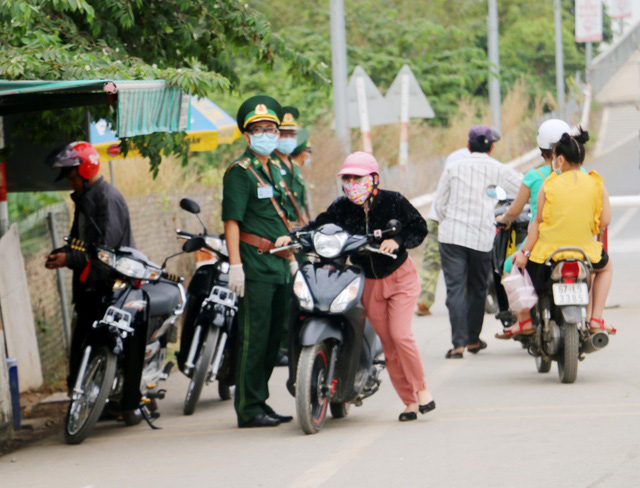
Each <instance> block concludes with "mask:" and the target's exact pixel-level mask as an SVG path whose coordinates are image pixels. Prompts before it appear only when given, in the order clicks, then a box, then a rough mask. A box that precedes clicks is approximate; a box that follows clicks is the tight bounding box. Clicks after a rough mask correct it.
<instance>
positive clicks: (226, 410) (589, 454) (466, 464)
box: [0, 141, 640, 488]
mask: <svg viewBox="0 0 640 488" xmlns="http://www.w3.org/2000/svg"><path fill="white" fill-rule="evenodd" d="M639 150H640V147H638V142H637V141H631V142H629V144H628V145H625V146H624V147H621V148H620V149H619V150H617V152H614V153H612V154H608V155H607V154H604V155H602V157H601V158H600V159H599V164H598V165H597V167H598V169H599V170H600V171H601V172H602V173H603V174H604V176H605V178H607V181H608V185H609V188H610V189H611V192H612V194H623V193H629V188H628V185H629V184H630V183H629V181H632V180H631V179H632V178H636V181H637V178H638V176H639V173H638V153H639ZM616 165H617V166H616ZM621 175H622V176H621ZM625 175H626V176H625ZM631 189H635V190H636V191H637V190H639V189H640V185H637V184H636V185H635V186H633V187H632V188H631ZM626 212H628V211H627V210H623V211H621V212H616V220H617V221H618V222H619V221H620V220H621V219H623V216H624V215H625V213H626ZM639 218H640V215H638V214H637V213H634V214H633V215H631V216H628V215H627V217H624V219H626V222H627V223H626V224H625V225H624V226H621V227H619V229H618V230H616V231H615V234H616V235H615V236H614V238H613V239H612V241H613V242H612V249H613V251H612V260H613V262H614V264H615V266H616V277H615V281H614V289H613V292H612V295H611V300H610V302H611V303H612V304H615V305H620V306H619V307H618V308H615V309H611V310H609V311H608V312H607V319H608V320H609V321H610V322H611V323H613V324H615V325H616V326H618V327H619V329H620V333H619V334H618V336H617V337H615V338H613V339H612V342H611V344H610V346H609V347H607V349H605V350H604V351H601V352H600V353H597V354H593V355H590V356H588V357H587V358H586V360H585V361H584V362H582V363H580V367H579V377H578V381H577V383H575V384H573V385H562V384H560V383H559V381H558V376H557V372H556V369H555V367H554V369H553V370H552V372H551V373H549V374H546V375H541V374H538V373H536V371H535V368H534V361H533V359H532V358H530V357H528V356H527V354H526V352H525V351H524V350H522V349H520V347H519V346H518V345H517V344H515V343H512V342H501V341H497V340H495V339H492V336H493V334H494V332H496V331H497V330H498V324H497V322H496V321H495V320H494V319H493V318H490V317H488V318H487V320H486V324H485V332H484V337H485V339H487V340H488V342H489V348H488V349H487V350H486V351H483V352H482V353H481V354H479V355H478V356H472V355H467V356H466V357H465V359H463V360H458V361H453V360H445V359H444V352H445V351H446V349H447V348H448V347H449V326H448V321H447V315H446V310H445V308H444V306H443V303H444V297H443V293H442V291H443V287H442V285H441V286H440V289H439V295H438V303H437V305H436V306H435V308H434V315H433V316H432V317H429V318H420V319H415V321H414V331H415V335H416V338H417V341H418V344H419V347H420V349H421V351H422V352H423V358H424V361H425V365H426V368H427V380H428V382H429V384H430V386H431V388H432V390H433V393H434V395H435V398H436V401H437V405H438V408H437V409H436V410H435V411H434V412H433V413H430V414H429V415H427V416H422V417H421V418H420V420H419V421H418V422H413V423H407V424H400V423H399V422H398V421H397V420H396V418H397V415H398V413H399V412H400V411H401V408H402V406H401V405H400V402H399V401H398V399H397V398H396V397H395V395H394V392H393V390H392V388H391V385H390V383H389V381H388V378H387V377H386V374H385V381H384V384H383V388H382V390H381V391H380V392H379V393H378V394H377V395H375V396H374V397H372V398H371V399H369V400H368V401H366V402H365V405H364V406H363V407H361V408H352V410H351V413H350V415H349V417H348V418H346V419H343V420H329V421H328V422H327V424H326V428H325V429H324V430H323V431H322V432H321V433H320V434H318V435H315V436H305V435H303V434H302V432H301V431H300V429H299V428H298V426H297V424H296V423H295V421H294V422H293V423H291V424H288V425H285V426H281V427H278V428H276V429H270V430H260V429H253V430H238V429H236V428H235V416H234V412H233V407H232V405H231V403H230V402H221V401H219V400H217V397H216V393H215V388H213V387H209V389H208V390H205V392H204V398H203V400H202V402H201V404H200V406H199V408H198V410H197V412H196V413H195V414H194V415H193V416H192V417H184V416H182V415H181V406H182V399H183V395H184V392H185V390H186V381H185V378H184V377H182V376H180V375H179V374H175V375H174V376H172V377H171V378H170V380H169V382H168V383H167V388H168V390H169V396H168V398H167V399H165V400H164V401H163V402H162V404H161V407H162V413H163V417H162V418H161V419H160V421H159V424H160V425H161V426H162V427H163V430H161V431H153V432H152V431H150V430H149V429H148V428H147V427H146V426H142V425H141V426H137V427H130V428H126V427H123V426H122V425H119V424H116V423H104V424H100V425H99V427H98V429H97V431H96V432H95V434H94V435H92V436H91V437H90V438H89V439H88V440H87V441H85V443H84V444H82V445H80V446H66V445H64V444H62V438H61V436H58V437H55V438H52V439H49V440H46V441H44V442H42V443H41V444H38V445H36V446H33V447H30V448H27V449H24V450H22V451H20V452H17V453H14V454H13V455H11V456H5V457H3V458H0V480H2V486H3V487H13V486H20V487H22V486H25V487H26V486H28V487H33V488H36V487H50V488H54V487H64V488H75V487H78V488H80V487H96V488H98V487H121V486H123V487H124V486H134V485H152V486H158V487H171V488H175V487H177V486H179V487H190V486H230V487H235V486H238V487H246V486H264V487H315V486H367V487H387V486H411V487H413V486H415V487H421V486H427V485H430V486H447V487H463V486H464V487H467V486H474V487H492V488H494V487H512V486H518V487H519V488H526V487H536V488H538V487H540V486H565V487H593V488H595V487H624V488H627V487H631V486H638V482H639V481H638V480H640V379H639V378H638V357H639V356H638V349H639V346H638V345H639V344H640V328H639V327H638V316H639V315H640V294H639V293H638V285H637V279H636V277H637V276H640V253H638V249H640V246H639V243H640V225H638V224H639V223H640V221H639V220H638V219H639ZM615 225H616V224H615V223H614V226H613V227H615ZM616 249H617V250H616ZM284 381H285V370H284V369H282V368H280V369H278V370H277V371H276V373H275V376H274V378H273V380H272V396H273V400H272V404H273V406H274V407H275V408H276V410H277V411H279V412H281V413H293V412H294V404H293V400H292V398H291V397H290V396H289V394H288V393H287V392H286V390H285V388H284Z"/></svg>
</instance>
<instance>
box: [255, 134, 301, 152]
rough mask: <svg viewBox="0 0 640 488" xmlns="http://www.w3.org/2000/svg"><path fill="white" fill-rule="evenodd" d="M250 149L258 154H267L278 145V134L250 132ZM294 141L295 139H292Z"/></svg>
mask: <svg viewBox="0 0 640 488" xmlns="http://www.w3.org/2000/svg"><path fill="white" fill-rule="evenodd" d="M249 138H250V140H251V149H252V150H253V151H254V152H255V153H257V154H259V155H260V156H268V155H269V154H271V153H272V152H273V151H274V150H275V149H276V147H277V145H278V134H268V133H267V132H263V133H262V134H250V135H249ZM294 141H295V140H294Z"/></svg>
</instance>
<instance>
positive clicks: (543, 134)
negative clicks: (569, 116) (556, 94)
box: [537, 119, 571, 149]
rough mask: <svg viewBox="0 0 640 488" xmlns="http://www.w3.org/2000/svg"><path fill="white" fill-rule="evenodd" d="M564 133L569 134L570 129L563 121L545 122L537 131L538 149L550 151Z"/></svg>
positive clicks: (552, 120) (550, 120)
mask: <svg viewBox="0 0 640 488" xmlns="http://www.w3.org/2000/svg"><path fill="white" fill-rule="evenodd" d="M565 132H566V133H567V134H571V127H569V124H567V123H566V122H565V121H564V120H560V119H549V120H545V121H544V122H543V123H542V125H541V126H540V128H539V129H538V137H537V141H538V147H539V148H540V149H551V148H552V147H553V145H554V144H555V143H556V142H558V141H559V140H560V138H561V137H562V134H564V133H565Z"/></svg>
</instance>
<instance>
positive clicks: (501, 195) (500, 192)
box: [496, 186, 507, 201]
mask: <svg viewBox="0 0 640 488" xmlns="http://www.w3.org/2000/svg"><path fill="white" fill-rule="evenodd" d="M496 198H497V199H498V200H500V201H503V200H506V199H507V192H506V190H505V189H504V188H502V187H501V186H496Z"/></svg>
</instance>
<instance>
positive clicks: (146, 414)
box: [140, 405, 162, 430]
mask: <svg viewBox="0 0 640 488" xmlns="http://www.w3.org/2000/svg"><path fill="white" fill-rule="evenodd" d="M140 413H141V414H142V418H143V419H144V420H145V421H146V422H147V424H149V427H151V428H152V429H153V430H162V427H158V426H157V425H155V424H154V423H153V420H152V419H151V414H150V413H149V410H148V409H147V407H146V405H143V406H141V407H140Z"/></svg>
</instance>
